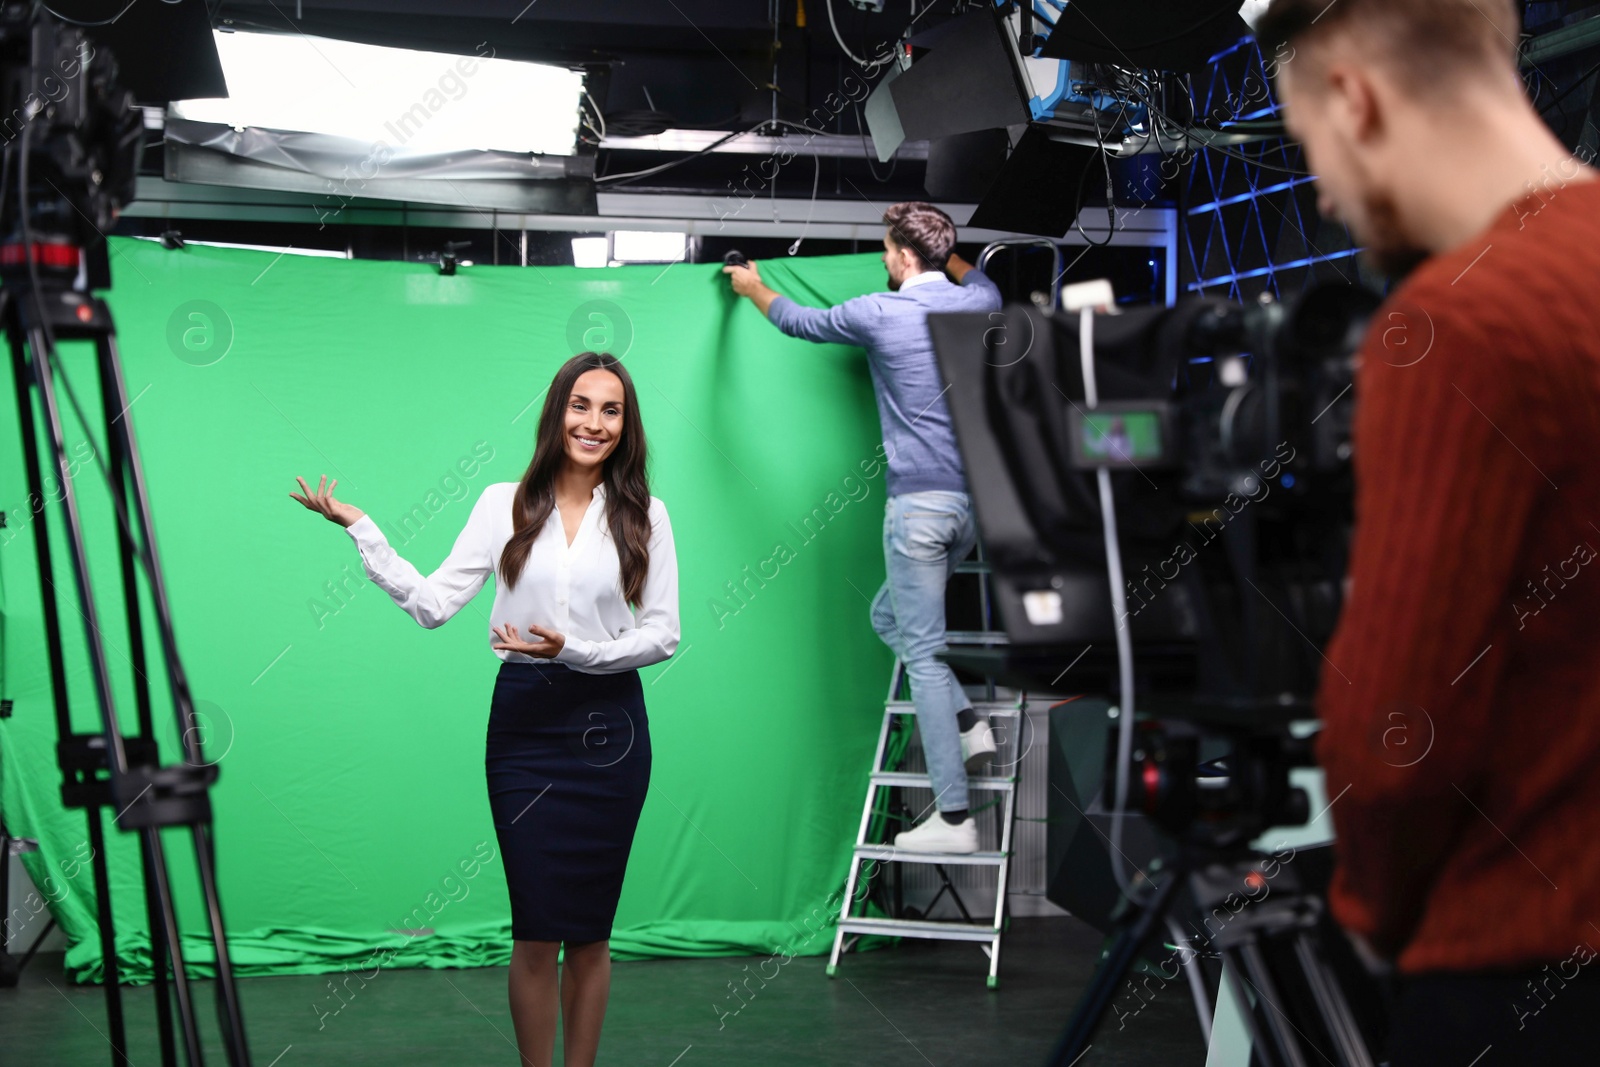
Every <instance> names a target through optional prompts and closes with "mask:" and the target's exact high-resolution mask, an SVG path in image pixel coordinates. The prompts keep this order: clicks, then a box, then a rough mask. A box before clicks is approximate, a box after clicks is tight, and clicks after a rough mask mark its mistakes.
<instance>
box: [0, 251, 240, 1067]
mask: <svg viewBox="0 0 1600 1067" xmlns="http://www.w3.org/2000/svg"><path fill="white" fill-rule="evenodd" d="M51 240H52V238H44V237H40V235H37V234H33V235H31V236H30V237H29V238H26V239H25V242H24V245H23V246H22V247H21V248H19V247H18V246H17V245H15V244H8V245H7V246H5V248H4V249H3V250H0V251H3V252H4V253H12V252H17V253H20V257H19V256H11V255H0V282H3V284H0V324H3V326H4V329H5V334H6V339H7V343H8V346H9V348H10V350H11V360H12V370H13V378H14V381H15V385H16V399H17V411H18V426H19V428H20V429H21V433H22V445H23V456H24V462H25V466H26V469H27V479H28V490H29V497H28V499H29V500H30V501H32V502H36V504H37V515H36V517H35V518H34V520H33V521H34V522H35V523H36V524H37V525H36V527H35V529H34V538H33V541H34V546H35V550H36V555H37V563H38V571H39V574H40V576H41V579H42V582H41V585H40V595H41V599H42V601H43V610H44V622H45V646H46V650H47V653H48V656H49V661H50V685H51V694H52V697H53V703H54V707H55V716H56V729H57V734H58V737H59V742H58V745H57V759H58V762H59V764H60V767H61V772H62V777H63V781H62V787H61V792H62V800H63V802H64V803H65V805H66V806H67V807H73V808H82V809H84V812H85V815H86V816H87V819H88V843H89V846H90V848H91V849H92V850H93V859H92V869H93V877H94V890H95V902H96V908H97V912H98V918H99V934H100V950H101V961H102V968H103V978H104V983H105V994H106V1015H107V1021H108V1023H109V1029H110V1033H109V1035H108V1036H109V1039H110V1042H111V1062H112V1064H113V1065H114V1067H123V1065H125V1064H127V1063H128V1062H129V1059H128V1049H127V1038H126V1027H125V1025H124V1019H123V1010H122V996H121V990H120V988H119V985H118V966H117V947H116V931H115V926H114V924H113V921H112V908H111V879H110V873H109V867H108V864H107V859H106V849H105V842H106V834H105V829H104V822H103V816H102V809H104V808H109V809H110V810H111V811H112V812H113V813H114V821H115V823H116V825H117V826H118V827H120V828H121V829H123V830H126V831H132V832H137V833H138V835H139V838H140V854H141V860H142V863H143V875H144V889H145V901H146V914H147V921H148V924H149V930H150V954H151V964H152V971H153V980H154V983H155V1001H156V1008H157V1011H158V1013H159V1028H160V1038H161V1056H162V1064H163V1067H174V1065H175V1063H176V1054H175V1044H174V1034H173V1025H172V1004H171V999H170V994H169V991H168V985H167V969H168V965H169V963H170V965H171V971H172V984H173V989H174V991H175V992H176V999H177V1010H178V1017H179V1021H180V1029H181V1032H182V1038H183V1044H184V1050H185V1052H186V1055H187V1062H188V1063H189V1064H190V1067H200V1065H201V1064H202V1063H203V1062H204V1058H203V1055H202V1052H201V1045H200V1033H199V1027H198V1025H197V1023H196V1019H195V1007H194V995H193V990H192V988H191V984H190V980H189V976H188V970H187V967H186V966H185V963H184V955H183V947H182V943H181V940H180V935H179V926H178V916H177V910H176V907H175V904H174V900H173V893H172V881H171V875H170V872H169V870H168V864H167V859H166V854H165V850H164V845H163V843H162V839H161V835H160V831H161V830H162V829H163V828H165V827H178V826H186V827H188V828H189V830H190V833H191V835H192V838H193V842H194V850H195V860H196V865H197V867H198V869H199V878H200V887H201V892H202V894H203V896H204V900H205V907H206V912H207V916H208V920H209V927H210V933H211V939H212V944H213V946H214V949H215V968H216V981H217V1009H218V1015H219V1020H220V1024H221V1029H222V1036H223V1042H224V1045H225V1047H226V1050H227V1055H228V1062H229V1063H230V1064H231V1065H233V1067H248V1064H249V1062H250V1058H249V1051H248V1049H247V1047H246V1044H245V1038H244V1023H243V1016H242V1014H241V1011H240V1006H239V997H238V990H237V987H236V985H235V982H234V976H233V966H232V963H231V961H230V959H229V955H228V945H227V936H226V933H225V931H224V927H223V922H222V904H221V899H220V897H219V895H218V891H217V875H216V854H215V849H214V843H213V840H212V832H211V805H210V798H209V790H210V787H211V785H212V784H213V783H214V782H215V781H216V778H217V767H216V766H215V764H209V763H207V762H205V758H204V755H203V752H202V750H201V743H200V736H199V724H198V722H197V719H196V716H195V709H194V701H193V698H192V696H191V694H190V691H189V683H188V679H187V676H186V675H185V673H184V670H183V665H182V663H181V661H180V659H179V656H178V647H177V638H176V634H175V631H174V628H173V624H172V614H171V608H170V605H169V602H168V598H167V591H166V586H165V584H164V582H163V580H162V572H161V567H160V564H159V561H158V559H157V553H156V543H155V529H154V524H153V523H152V521H151V517H150V501H149V495H148V493H147V491H146V486H145V478H144V473H143V470H142V468H141V466H140V463H139V454H138V449H137V446H136V444H135V442H134V436H133V426H132V419H131V417H129V416H128V407H129V404H130V402H131V401H130V399H129V396H128V390H127V385H126V382H125V381H124V379H123V375H122V366H121V363H120V362H119V360H118V357H117V350H116V339H115V331H114V328H113V326H112V322H111V316H110V312H109V310H108V309H107V307H106V305H105V302H104V301H103V300H101V299H100V298H99V297H97V296H93V295H91V294H88V293H84V292H79V291H77V290H75V289H73V288H70V287H69V286H68V284H67V282H66V280H65V278H63V277H62V275H61V273H60V268H61V267H62V266H63V265H64V264H66V263H68V262H71V263H76V262H77V257H78V254H80V250H79V249H78V248H76V247H74V246H73V245H71V244H70V243H66V242H62V243H47V242H50V241H51ZM102 254H103V252H102ZM18 258H23V259H28V260H30V262H29V263H27V264H26V266H22V267H20V268H19V266H18V264H17V259H18ZM41 262H42V263H43V264H45V268H46V269H41ZM49 267H55V268H56V269H55V270H48V268H49ZM57 339H64V340H90V341H93V342H94V345H95V351H96V355H97V360H96V363H97V369H98V371H99V384H100V395H101V401H102V414H103V417H104V422H105V428H106V442H107V453H108V454H107V457H106V459H107V461H108V464H109V470H107V471H106V475H107V478H108V482H109V488H110V489H111V499H112V505H113V507H114V508H115V510H116V515H117V528H118V558H119V562H120V565H121V575H122V595H123V600H124V603H125V606H126V610H127V628H128V635H129V654H130V660H131V663H132V665H133V686H134V696H135V702H136V705H137V712H138V724H139V730H138V733H136V734H126V733H124V732H123V729H122V725H121V723H120V722H119V718H118V714H117V709H116V706H115V702H114V699H113V694H112V683H111V672H110V669H109V666H108V664H107V660H106V643H105V640H104V637H103V635H102V632H101V626H100V618H99V612H98V609H97V607H96V604H95V599H94V594H93V591H92V590H91V588H90V580H89V578H90V576H89V562H88V553H87V547H86V544H85V539H84V534H83V526H82V522H81V519H80V514H79V505H78V498H77V495H76V492H75V489H74V486H73V479H72V477H71V475H70V473H69V466H68V464H67V461H66V449H65V444H64V441H63V431H62V420H61V409H60V405H59V402H58V398H57V395H56V383H55V375H56V363H57V361H58V360H59V358H60V357H59V354H58V353H57V351H56V347H55V342H56V340H57ZM63 382H64V383H65V382H66V379H65V377H64V376H63ZM34 391H37V393H38V397H39V403H40V408H41V411H42V413H43V419H42V421H43V430H44V433H45V435H46V438H47V441H48V448H49V453H50V462H51V464H52V465H53V467H54V470H55V475H56V478H57V479H58V482H59V489H60V494H61V496H60V499H61V504H62V509H63V512H64V515H65V542H66V545H67V549H68V555H69V556H70V558H71V566H72V574H73V578H74V579H75V584H76V587H77V589H76V591H77V594H78V598H77V604H76V605H75V607H76V609H77V611H78V613H79V615H80V617H81V618H82V619H83V622H84V647H85V649H86V651H87V652H88V654H89V658H90V664H91V667H92V672H93V684H94V692H95V697H96V703H97V704H98V706H99V713H100V729H99V730H98V731H91V732H77V731H74V730H73V727H72V722H71V715H70V704H69V701H68V694H67V672H66V662H65V658H64V656H63V645H62V641H61V636H62V635H61V619H60V609H59V606H58V604H57V598H58V596H59V594H60V592H61V590H60V589H59V587H58V586H57V585H56V584H55V583H54V582H53V581H52V580H51V576H52V575H54V574H55V570H54V569H53V566H52V554H51V548H50V545H51V539H50V536H49V534H50V528H49V512H50V509H49V508H47V507H45V506H44V505H45V503H46V502H47V501H48V500H49V499H51V498H50V497H49V496H47V495H46V493H45V488H44V484H43V470H42V466H41V463H40V449H39V433H40V431H39V428H38V427H36V425H35V418H34V408H33V398H32V393H33V392H34ZM67 395H68V398H69V399H70V400H71V401H72V404H73V407H74V409H75V410H76V411H77V413H78V417H79V419H80V420H81V421H82V422H83V425H84V427H85V429H87V427H88V420H87V417H86V413H85V412H84V411H83V410H82V409H81V408H79V407H78V405H77V400H76V397H75V396H73V394H72V392H71V387H70V384H67ZM96 461H97V462H99V457H98V456H97V457H96ZM130 505H131V506H130ZM130 519H132V520H134V521H136V523H137V526H136V527H135V526H134V525H133V523H131V522H130ZM136 532H137V533H138V534H140V535H142V543H136V542H135V534H136ZM136 554H137V556H138V559H139V560H140V561H141V562H142V563H143V565H144V571H145V574H146V576H147V578H148V583H149V589H150V595H151V599H152V601H153V611H154V615H155V618H156V622H157V628H158V630H159V637H160V642H161V648H160V652H161V656H162V659H163V661H164V663H165V667H166V670H167V677H168V679H169V683H170V688H171V692H172V696H173V701H174V705H175V711H176V714H177V719H178V736H179V738H180V744H181V745H182V749H183V762H181V763H177V764H173V765H169V766H165V767H163V766H160V763H159V753H158V751H157V746H156V740H155V728H154V716H153V713H152V708H151V699H150V682H149V678H148V675H147V672H146V670H145V669H144V665H145V661H146V658H147V648H146V643H145V638H144V631H143V627H142V617H141V612H140V603H139V590H138V583H137V570H136V567H135V555H136Z"/></svg>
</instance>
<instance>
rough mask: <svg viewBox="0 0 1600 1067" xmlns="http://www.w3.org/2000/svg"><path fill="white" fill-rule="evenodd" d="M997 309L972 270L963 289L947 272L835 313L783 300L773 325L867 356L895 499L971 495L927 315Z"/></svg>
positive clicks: (773, 310)
mask: <svg viewBox="0 0 1600 1067" xmlns="http://www.w3.org/2000/svg"><path fill="white" fill-rule="evenodd" d="M917 277H919V278H920V277H925V275H917ZM999 309H1000V290H999V289H997V288H996V287H995V284H994V282H992V281H990V280H989V278H988V277H987V276H986V275H984V273H983V272H982V271H979V270H972V271H969V272H968V273H967V274H966V276H965V277H964V278H963V279H962V283H961V284H960V285H956V284H955V283H954V282H952V281H950V279H949V278H947V277H945V275H944V274H942V273H941V274H939V275H938V276H937V277H935V278H933V279H932V280H930V281H926V282H919V283H918V284H916V285H912V286H909V287H902V288H901V289H900V290H899V291H898V292H892V293H891V292H886V293H868V294H867V295H865V296H858V297H856V298H854V299H853V300H846V301H845V302H844V303H842V304H837V305H835V306H834V307H831V308H809V307H802V306H801V305H799V304H796V303H795V302H794V301H793V300H790V299H789V298H788V297H786V296H780V297H778V298H777V299H776V300H774V301H773V302H772V306H771V307H770V308H768V309H767V318H768V319H769V320H771V322H772V324H773V325H774V326H776V327H777V328H778V329H780V330H782V331H783V332H784V333H786V334H788V335H789V336H791V337H802V338H804V339H805V340H807V341H818V342H823V343H829V344H846V345H857V346H859V347H861V348H864V349H866V352H867V366H868V368H869V369H870V371H871V373H872V392H873V395H874V396H875V397H876V398H877V402H878V420H879V422H880V423H882V425H883V443H884V446H885V451H886V453H887V454H888V459H889V473H888V475H887V478H886V487H887V491H888V494H889V495H890V496H896V495H898V494H901V493H918V492H923V491H926V490H931V489H944V490H950V491H953V492H958V493H965V492H967V477H966V472H965V470H964V469H963V467H962V465H961V454H960V453H959V452H958V451H956V438H955V432H954V430H953V429H952V428H951V425H950V409H949V408H948V406H946V404H945V401H944V391H945V386H944V384H943V382H942V380H941V378H940V376H939V364H938V361H937V360H936V358H935V357H934V353H933V341H932V340H931V339H930V338H929V336H928V314H929V313H930V312H933V313H941V312H950V311H968V312H972V311H998V310H999Z"/></svg>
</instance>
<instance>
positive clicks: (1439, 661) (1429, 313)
mask: <svg viewBox="0 0 1600 1067" xmlns="http://www.w3.org/2000/svg"><path fill="white" fill-rule="evenodd" d="M1589 173H1592V172H1590V171H1587V170H1586V171H1584V174H1589ZM1564 174H1565V176H1566V177H1567V178H1569V179H1571V178H1572V177H1573V176H1574V175H1576V174H1577V171H1576V166H1575V164H1574V165H1573V167H1571V168H1569V169H1568V170H1566V171H1565V172H1564ZM1356 398H1357V399H1356V418H1355V427H1354V431H1353V433H1354V444H1355V456H1354V463H1355V476H1356V496H1355V510H1356V527H1355V539H1354V544H1353V546H1352V550H1351V557H1350V579H1351V581H1350V590H1349V593H1350V595H1349V598H1348V599H1347V601H1346V603H1345V607H1344V613H1343V615H1342V616H1341V617H1340V620H1339V626H1338V630H1337V632H1336V633H1335V635H1334V638H1333V640H1332V641H1331V642H1330V644H1329V646H1328V648H1327V649H1326V652H1327V659H1328V663H1327V664H1325V665H1324V671H1323V676H1322V681H1321V686H1320V692H1319V711H1320V714H1321V716H1322V719H1323V722H1324V730H1323V733H1322V736H1321V739H1320V741H1319V742H1318V746H1317V753H1318V758H1319V761H1320V762H1321V764H1322V765H1323V767H1324V768H1325V770H1326V772H1327V788H1328V798H1329V800H1330V801H1331V802H1332V809H1331V810H1332V815H1333V821H1334V826H1335V830H1336V834H1337V842H1336V845H1335V852H1336V858H1337V866H1336V873H1335V877H1334V883H1333V887H1332V890H1331V893H1330V899H1331V903H1332V906H1333V912H1334V915H1335V917H1336V918H1337V919H1338V920H1339V921H1340V922H1341V923H1342V924H1343V925H1344V926H1346V927H1347V928H1350V929H1352V930H1354V931H1356V932H1358V933H1360V934H1363V935H1365V936H1366V937H1367V939H1368V940H1369V941H1370V942H1371V944H1372V945H1373V946H1374V947H1375V948H1376V949H1377V950H1378V951H1379V952H1380V953H1382V954H1385V955H1391V956H1395V957H1397V958H1398V959H1397V966H1398V969H1399V970H1400V971H1401V972H1403V973H1419V972H1424V971H1461V970H1477V969H1491V968H1501V967H1518V966H1527V965H1530V964H1532V965H1534V966H1538V965H1540V964H1543V963H1545V962H1551V961H1558V960H1564V959H1567V958H1568V957H1570V956H1572V955H1573V953H1574V951H1575V950H1577V949H1578V947H1579V946H1580V945H1588V946H1600V181H1573V180H1568V181H1566V182H1563V181H1562V180H1561V175H1559V174H1557V173H1556V172H1554V171H1553V172H1551V175H1550V178H1549V181H1548V182H1547V183H1546V184H1545V186H1544V187H1542V188H1541V189H1540V190H1539V191H1538V192H1536V193H1530V194H1528V195H1525V196H1524V197H1522V198H1521V199H1519V200H1517V201H1516V202H1515V203H1513V204H1511V205H1509V206H1508V207H1507V208H1506V209H1505V210H1504V212H1503V213H1502V214H1500V215H1499V216H1497V218H1496V219H1495V221H1494V223H1493V224H1492V225H1491V226H1490V227H1489V228H1488V229H1487V230H1485V231H1484V232H1483V233H1482V234H1480V235H1479V236H1477V237H1475V238H1473V239H1471V240H1469V241H1467V242H1465V243H1464V244H1462V245H1460V246H1458V247H1456V248H1455V249H1453V250H1451V251H1449V252H1446V253H1443V254H1441V255H1439V256H1436V257H1434V258H1432V259H1430V260H1429V261H1428V262H1426V263H1425V264H1424V265H1422V266H1421V267H1419V268H1418V269H1417V270H1416V271H1415V272H1414V273H1413V274H1412V275H1411V276H1410V277H1409V278H1407V279H1406V281H1405V282H1404V283H1403V284H1402V285H1401V286H1400V287H1399V288H1398V289H1397V290H1396V291H1395V292H1394V293H1392V294H1391V296H1390V297H1389V299H1388V300H1387V301H1385V303H1384V305H1383V307H1382V308H1380V309H1379V311H1378V313H1377V316H1376V317H1375V318H1374V320H1373V324H1372V327H1371V329H1370V330H1369V332H1368V335H1367V338H1366V342H1365V345H1364V347H1363V349H1362V360H1361V366H1360V368H1359V370H1358V371H1357V376H1356ZM1589 951H1591V952H1592V951H1593V950H1592V949H1590V950H1589Z"/></svg>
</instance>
